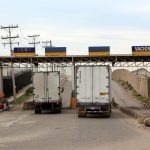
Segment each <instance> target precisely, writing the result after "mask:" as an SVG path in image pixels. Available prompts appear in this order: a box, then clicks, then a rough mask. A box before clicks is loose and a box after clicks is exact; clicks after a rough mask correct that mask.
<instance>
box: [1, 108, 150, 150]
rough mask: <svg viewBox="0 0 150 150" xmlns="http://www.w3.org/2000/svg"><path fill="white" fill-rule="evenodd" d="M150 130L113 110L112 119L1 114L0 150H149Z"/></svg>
mask: <svg viewBox="0 0 150 150" xmlns="http://www.w3.org/2000/svg"><path fill="white" fill-rule="evenodd" d="M149 148H150V130H146V129H143V128H142V127H141V128H139V126H138V124H137V122H135V120H133V119H131V118H129V117H127V116H125V115H124V114H122V113H121V112H119V111H118V110H116V109H113V111H112V115H111V117H110V118H101V117H92V116H89V117H88V118H78V117H77V114H76V112H75V111H71V110H63V111H62V113H61V114H40V115H35V114H34V113H33V111H22V110H11V111H9V112H2V113H0V150H112V149H115V150H148V149H149Z"/></svg>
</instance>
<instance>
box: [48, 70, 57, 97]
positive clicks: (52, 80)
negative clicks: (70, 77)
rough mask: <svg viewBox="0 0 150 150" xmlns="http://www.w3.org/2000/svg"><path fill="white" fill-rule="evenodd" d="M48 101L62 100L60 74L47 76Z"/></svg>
mask: <svg viewBox="0 0 150 150" xmlns="http://www.w3.org/2000/svg"><path fill="white" fill-rule="evenodd" d="M47 84H48V86H47V94H48V95H47V98H48V100H60V73H59V72H49V73H48V76H47Z"/></svg>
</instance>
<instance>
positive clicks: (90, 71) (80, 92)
mask: <svg viewBox="0 0 150 150" xmlns="http://www.w3.org/2000/svg"><path fill="white" fill-rule="evenodd" d="M76 86H77V88H76V100H77V110H78V117H86V114H88V113H89V114H94V113H95V114H102V115H104V116H106V117H110V114H111V69H110V67H109V66H77V67H76Z"/></svg>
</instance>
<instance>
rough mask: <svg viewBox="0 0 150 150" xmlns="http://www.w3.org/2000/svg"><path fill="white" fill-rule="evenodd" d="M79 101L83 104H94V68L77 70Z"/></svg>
mask: <svg viewBox="0 0 150 150" xmlns="http://www.w3.org/2000/svg"><path fill="white" fill-rule="evenodd" d="M77 100H79V102H81V103H90V102H92V67H86V66H83V67H78V68H77Z"/></svg>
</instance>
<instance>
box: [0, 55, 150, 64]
mask: <svg viewBox="0 0 150 150" xmlns="http://www.w3.org/2000/svg"><path fill="white" fill-rule="evenodd" d="M10 63H13V64H14V65H15V66H18V67H19V66H20V65H22V66H26V67H30V66H31V65H34V66H37V65H38V64H40V65H41V64H47V65H49V64H57V65H58V64H61V65H62V66H72V65H76V64H77V65H80V64H81V65H82V64H84V65H86V64H87V65H90V64H103V65H105V64H107V65H110V66H112V67H114V66H116V67H117V66H119V67H121V66H127V67H128V66H150V55H106V56H88V55H82V56H80V55H72V56H71V55H70V56H59V57H58V56H50V57H48V56H34V57H6V56H3V57H0V64H1V65H4V64H10Z"/></svg>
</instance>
